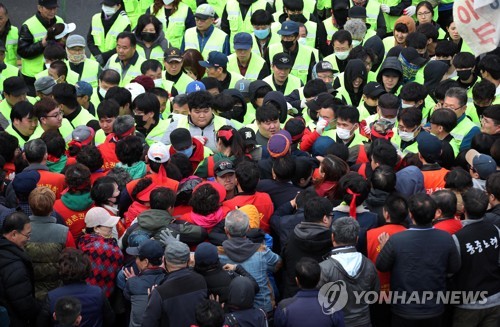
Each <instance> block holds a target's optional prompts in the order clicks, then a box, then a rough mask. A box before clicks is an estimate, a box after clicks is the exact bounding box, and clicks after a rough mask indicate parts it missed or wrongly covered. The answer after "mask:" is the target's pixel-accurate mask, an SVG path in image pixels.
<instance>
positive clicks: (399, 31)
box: [382, 16, 416, 54]
mask: <svg viewBox="0 0 500 327" xmlns="http://www.w3.org/2000/svg"><path fill="white" fill-rule="evenodd" d="M395 24H396V25H395V26H394V29H393V31H392V33H391V34H392V36H388V37H386V38H385V39H383V40H382V42H383V43H384V48H385V54H387V53H388V52H389V50H391V49H392V48H393V47H395V46H398V45H399V46H402V47H405V46H406V37H407V36H408V34H410V33H413V32H415V30H416V26H415V21H414V20H413V19H411V18H410V17H408V16H401V17H399V18H398V19H397V20H396V21H395Z"/></svg>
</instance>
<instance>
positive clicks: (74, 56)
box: [66, 34, 101, 88]
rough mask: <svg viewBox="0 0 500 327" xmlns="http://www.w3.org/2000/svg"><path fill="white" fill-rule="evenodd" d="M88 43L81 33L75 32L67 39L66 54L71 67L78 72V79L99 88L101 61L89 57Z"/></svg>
mask: <svg viewBox="0 0 500 327" xmlns="http://www.w3.org/2000/svg"><path fill="white" fill-rule="evenodd" d="M86 46H87V43H86V41H85V38H84V37H83V36H81V35H77V34H73V35H70V36H69V37H68V39H67V40H66V55H67V57H68V62H69V68H70V69H71V71H73V72H75V73H77V74H78V81H83V82H87V83H89V84H90V85H91V86H92V87H93V88H97V84H98V83H97V77H98V76H99V73H100V71H101V67H100V66H99V63H98V62H97V61H95V60H92V59H89V58H87V56H86V55H85V47H86Z"/></svg>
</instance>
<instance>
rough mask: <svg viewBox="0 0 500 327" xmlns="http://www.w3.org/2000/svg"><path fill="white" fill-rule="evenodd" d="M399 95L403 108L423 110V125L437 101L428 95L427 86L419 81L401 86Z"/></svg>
mask: <svg viewBox="0 0 500 327" xmlns="http://www.w3.org/2000/svg"><path fill="white" fill-rule="evenodd" d="M399 97H400V98H401V107H402V108H409V107H415V108H418V109H420V111H422V125H424V124H426V123H427V122H428V121H429V117H430V115H431V113H432V110H433V109H434V107H435V106H436V103H435V102H434V100H432V98H431V97H430V96H429V95H428V92H427V89H426V88H425V86H423V85H422V84H419V83H417V82H408V83H406V84H405V85H403V87H402V88H401V92H400V93H399Z"/></svg>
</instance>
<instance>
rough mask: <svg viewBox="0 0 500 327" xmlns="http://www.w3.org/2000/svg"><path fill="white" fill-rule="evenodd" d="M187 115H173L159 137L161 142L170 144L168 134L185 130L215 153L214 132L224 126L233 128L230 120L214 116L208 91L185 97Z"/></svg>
mask: <svg viewBox="0 0 500 327" xmlns="http://www.w3.org/2000/svg"><path fill="white" fill-rule="evenodd" d="M187 101H188V107H189V113H188V115H187V116H184V115H174V116H173V117H172V119H171V120H169V121H171V122H170V125H169V126H168V128H167V129H166V131H165V133H164V134H163V136H162V137H161V142H162V143H165V144H167V145H169V144H170V134H171V133H172V132H173V131H174V130H175V129H177V128H186V129H188V130H189V132H190V133H191V135H192V136H193V137H195V138H197V139H198V140H199V141H200V142H202V143H203V145H204V146H206V147H208V148H210V149H211V150H212V151H217V141H216V132H217V131H218V130H219V129H220V128H221V127H222V126H224V125H230V126H233V127H234V124H233V122H232V121H231V120H229V119H226V118H223V117H219V116H215V115H214V113H213V111H212V101H213V97H212V95H211V94H210V93H209V92H208V91H197V92H193V93H189V94H188V96H187Z"/></svg>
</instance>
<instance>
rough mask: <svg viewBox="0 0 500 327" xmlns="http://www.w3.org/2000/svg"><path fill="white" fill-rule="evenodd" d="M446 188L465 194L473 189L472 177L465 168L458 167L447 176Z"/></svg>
mask: <svg viewBox="0 0 500 327" xmlns="http://www.w3.org/2000/svg"><path fill="white" fill-rule="evenodd" d="M444 181H445V185H444V187H445V188H451V189H454V190H457V191H459V192H463V191H465V190H467V189H468V188H470V187H472V185H473V184H472V177H471V175H470V174H469V173H468V172H467V171H466V170H465V169H463V168H460V167H457V168H454V169H452V170H450V171H449V172H448V173H447V174H446V175H445V176H444Z"/></svg>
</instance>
